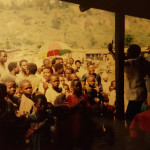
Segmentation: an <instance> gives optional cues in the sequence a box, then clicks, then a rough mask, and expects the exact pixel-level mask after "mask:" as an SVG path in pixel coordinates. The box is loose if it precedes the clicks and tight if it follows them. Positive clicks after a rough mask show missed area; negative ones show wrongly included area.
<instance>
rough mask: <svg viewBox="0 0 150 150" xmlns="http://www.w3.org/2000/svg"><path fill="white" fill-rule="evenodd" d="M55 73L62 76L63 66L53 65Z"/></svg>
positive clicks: (59, 64)
mask: <svg viewBox="0 0 150 150" xmlns="http://www.w3.org/2000/svg"><path fill="white" fill-rule="evenodd" d="M55 72H56V73H57V74H63V72H64V67H63V64H61V63H57V64H55Z"/></svg>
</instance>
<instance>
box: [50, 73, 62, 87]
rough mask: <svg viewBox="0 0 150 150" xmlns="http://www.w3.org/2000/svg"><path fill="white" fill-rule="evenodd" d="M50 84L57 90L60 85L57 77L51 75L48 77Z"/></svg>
mask: <svg viewBox="0 0 150 150" xmlns="http://www.w3.org/2000/svg"><path fill="white" fill-rule="evenodd" d="M50 83H51V85H52V87H53V88H54V89H57V88H58V87H59V84H60V81H59V77H58V76H57V75H52V76H51V77H50Z"/></svg>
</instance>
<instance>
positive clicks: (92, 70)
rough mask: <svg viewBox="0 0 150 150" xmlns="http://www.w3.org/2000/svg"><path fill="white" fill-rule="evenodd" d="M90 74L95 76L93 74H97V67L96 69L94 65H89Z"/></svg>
mask: <svg viewBox="0 0 150 150" xmlns="http://www.w3.org/2000/svg"><path fill="white" fill-rule="evenodd" d="M88 72H89V74H90V75H93V74H94V72H95V67H94V65H89V66H88Z"/></svg>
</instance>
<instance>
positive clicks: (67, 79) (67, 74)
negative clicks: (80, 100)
mask: <svg viewBox="0 0 150 150" xmlns="http://www.w3.org/2000/svg"><path fill="white" fill-rule="evenodd" d="M71 73H73V72H72V69H69V68H68V69H65V72H64V75H65V83H66V84H68V85H70V81H69V75H70V74H71Z"/></svg>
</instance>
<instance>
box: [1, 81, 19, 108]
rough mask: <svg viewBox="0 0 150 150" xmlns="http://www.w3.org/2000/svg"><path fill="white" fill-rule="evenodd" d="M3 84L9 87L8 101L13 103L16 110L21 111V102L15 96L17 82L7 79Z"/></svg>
mask: <svg viewBox="0 0 150 150" xmlns="http://www.w3.org/2000/svg"><path fill="white" fill-rule="evenodd" d="M3 83H4V84H5V85H6V87H7V97H6V99H7V101H9V102H11V103H12V104H13V106H14V107H15V108H16V109H19V104H20V101H19V99H17V98H15V97H14V94H15V92H16V82H15V81H14V80H13V79H11V78H8V79H5V80H4V81H3Z"/></svg>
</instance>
